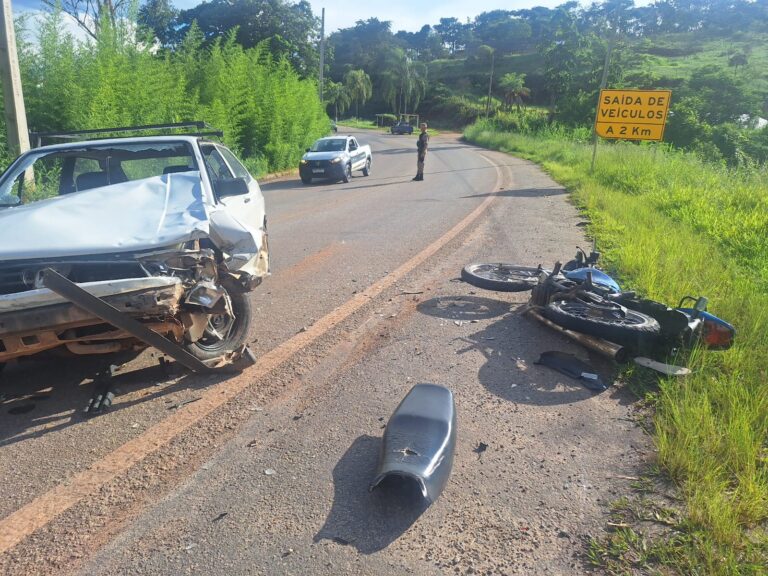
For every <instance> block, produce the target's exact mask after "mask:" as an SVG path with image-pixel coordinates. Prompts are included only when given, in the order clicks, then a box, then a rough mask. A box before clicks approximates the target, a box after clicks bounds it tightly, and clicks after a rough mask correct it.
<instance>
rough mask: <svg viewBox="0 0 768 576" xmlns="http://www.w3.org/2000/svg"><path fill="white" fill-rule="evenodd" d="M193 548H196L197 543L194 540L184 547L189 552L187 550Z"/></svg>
mask: <svg viewBox="0 0 768 576" xmlns="http://www.w3.org/2000/svg"><path fill="white" fill-rule="evenodd" d="M193 548H197V544H195V543H194V542H193V543H192V544H187V545H186V546H185V547H184V550H186V551H187V552H189V551H190V550H192V549H193Z"/></svg>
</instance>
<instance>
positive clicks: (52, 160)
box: [0, 142, 198, 207]
mask: <svg viewBox="0 0 768 576" xmlns="http://www.w3.org/2000/svg"><path fill="white" fill-rule="evenodd" d="M190 170H198V168H197V161H196V160H195V157H194V154H193V152H192V147H191V146H190V145H189V144H188V143H186V142H151V143H139V144H136V143H132V144H128V143H126V144H120V143H114V142H113V143H110V144H103V145H98V144H89V145H87V146H83V147H78V148H67V149H64V150H61V149H60V150H54V151H48V152H47V151H45V149H41V150H38V151H32V152H28V153H27V154H25V155H24V156H21V157H20V158H19V160H18V161H17V162H15V163H14V164H13V165H12V166H11V168H9V170H8V171H7V172H6V173H5V174H3V176H2V179H1V180H0V207H8V206H16V205H18V204H29V203H30V202H36V201H38V200H44V199H46V198H52V197H54V196H61V195H64V194H71V193H72V192H81V191H83V190H88V189H91V188H99V187H102V186H109V185H110V184H119V183H123V182H130V181H133V180H142V179H144V178H152V177H155V176H162V175H163V174H170V173H175V172H188V171H190Z"/></svg>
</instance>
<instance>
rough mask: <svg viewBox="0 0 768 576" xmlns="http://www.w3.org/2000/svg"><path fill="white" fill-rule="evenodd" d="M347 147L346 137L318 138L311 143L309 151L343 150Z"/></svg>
mask: <svg viewBox="0 0 768 576" xmlns="http://www.w3.org/2000/svg"><path fill="white" fill-rule="evenodd" d="M346 148H347V139H346V138H331V139H330V140H318V141H317V142H315V143H314V144H312V148H310V149H309V151H310V152H343V151H344V150H345V149H346Z"/></svg>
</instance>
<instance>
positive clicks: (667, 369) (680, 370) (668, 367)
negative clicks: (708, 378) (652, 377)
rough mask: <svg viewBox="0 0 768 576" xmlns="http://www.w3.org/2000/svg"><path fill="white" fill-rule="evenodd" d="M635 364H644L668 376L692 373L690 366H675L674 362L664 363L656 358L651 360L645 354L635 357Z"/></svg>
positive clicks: (643, 365) (644, 366)
mask: <svg viewBox="0 0 768 576" xmlns="http://www.w3.org/2000/svg"><path fill="white" fill-rule="evenodd" d="M635 364H637V365H638V366H642V367H643V368H650V369H651V370H656V372H661V373H662V374H666V375H667V376H688V374H690V373H691V369H690V368H685V367H684V366H675V365H674V364H664V363H663V362H657V361H656V360H651V359H650V358H645V357H644V356H638V357H637V358H635Z"/></svg>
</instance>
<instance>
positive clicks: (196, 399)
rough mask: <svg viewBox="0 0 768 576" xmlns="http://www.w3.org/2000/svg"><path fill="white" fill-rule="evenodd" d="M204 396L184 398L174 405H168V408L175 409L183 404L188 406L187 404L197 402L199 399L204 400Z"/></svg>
mask: <svg viewBox="0 0 768 576" xmlns="http://www.w3.org/2000/svg"><path fill="white" fill-rule="evenodd" d="M202 399H203V397H202V396H198V397H197V398H190V399H189V400H182V401H181V402H178V403H177V404H174V405H173V406H168V410H174V409H178V408H181V407H182V406H186V405H187V404H192V403H193V402H197V401H198V400H202Z"/></svg>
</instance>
